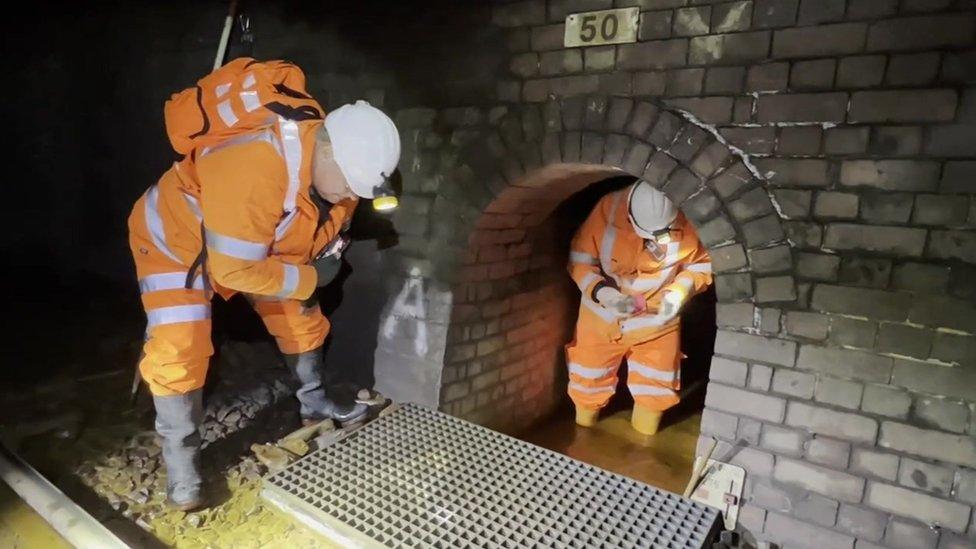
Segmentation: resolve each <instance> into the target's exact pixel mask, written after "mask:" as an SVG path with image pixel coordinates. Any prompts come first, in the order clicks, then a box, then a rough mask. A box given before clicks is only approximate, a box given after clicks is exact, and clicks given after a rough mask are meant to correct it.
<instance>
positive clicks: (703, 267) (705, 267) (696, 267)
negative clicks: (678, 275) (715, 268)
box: [685, 262, 712, 273]
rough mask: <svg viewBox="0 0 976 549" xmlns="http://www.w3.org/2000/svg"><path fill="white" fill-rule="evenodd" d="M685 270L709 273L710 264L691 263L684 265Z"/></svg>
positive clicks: (710, 269) (710, 270)
mask: <svg viewBox="0 0 976 549" xmlns="http://www.w3.org/2000/svg"><path fill="white" fill-rule="evenodd" d="M685 270H686V271H691V272H693V273H710V272H712V264H711V263H710V262H709V263H692V264H691V265H688V266H687V267H685Z"/></svg>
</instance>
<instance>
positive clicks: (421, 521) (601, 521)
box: [264, 404, 720, 549]
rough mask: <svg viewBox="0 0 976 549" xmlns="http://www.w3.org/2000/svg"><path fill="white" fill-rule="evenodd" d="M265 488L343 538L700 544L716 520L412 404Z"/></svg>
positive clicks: (428, 543) (706, 511)
mask: <svg viewBox="0 0 976 549" xmlns="http://www.w3.org/2000/svg"><path fill="white" fill-rule="evenodd" d="M264 496H265V497H266V498H267V499H269V500H270V501H272V502H273V503H275V504H276V505H278V506H279V507H282V508H283V509H284V510H285V511H286V512H289V513H291V514H294V515H296V516H300V517H301V518H302V520H303V522H305V523H306V524H310V525H311V526H313V527H317V529H319V530H320V531H324V532H330V533H332V534H334V535H335V536H336V537H339V538H341V539H342V541H343V542H344V545H352V544H353V543H351V542H352V541H353V540H355V542H356V543H358V544H363V545H384V546H387V547H424V548H427V547H434V548H438V547H443V548H454V547H485V548H489V547H492V548H493V547H500V548H508V547H512V548H514V547H519V548H521V547H564V548H570V547H579V548H583V547H586V548H591V547H606V548H611V547H612V548H618V547H655V548H675V549H676V548H685V547H694V548H699V547H705V546H707V545H710V543H711V540H712V536H713V534H714V533H715V532H717V529H718V523H719V520H720V516H719V511H718V510H716V509H713V508H711V507H707V506H704V505H701V504H698V503H695V502H693V501H691V500H688V499H685V498H682V497H681V496H678V495H676V494H672V493H669V492H664V491H661V490H658V489H656V488H653V487H651V486H648V485H646V484H643V483H640V482H637V481H635V480H632V479H629V478H626V477H623V476H620V475H616V474H613V473H610V472H608V471H604V470H602V469H598V468H596V467H593V466H590V465H587V464H585V463H582V462H579V461H576V460H574V459H572V458H569V457H566V456H563V455H561V454H557V453H555V452H551V451H549V450H545V449H543V448H539V447H537V446H534V445H532V444H529V443H527V442H523V441H520V440H517V439H514V438H511V437H508V436H505V435H502V434H500V433H496V432H494V431H491V430H489V429H486V428H484V427H480V426H478V425H474V424H472V423H469V422H466V421H463V420H460V419H457V418H454V417H451V416H448V415H446V414H442V413H440V412H435V411H432V410H428V409H426V408H423V407H420V406H417V405H412V404H407V405H404V406H402V407H400V408H399V409H398V410H396V411H395V412H393V413H392V414H390V415H387V416H385V417H381V418H379V419H377V420H375V421H373V422H371V423H369V424H367V425H366V426H365V427H363V428H362V429H360V430H359V431H356V432H355V433H354V434H352V435H351V436H349V437H348V438H346V439H344V440H342V441H340V442H338V443H336V444H333V445H332V446H329V447H327V448H323V449H321V450H318V451H316V452H313V453H311V454H309V455H307V456H305V457H304V458H302V459H301V460H299V461H297V462H295V463H293V464H291V465H290V466H288V467H287V468H286V469H284V470H282V471H280V472H278V473H276V474H274V475H272V476H270V477H269V478H267V479H266V480H265V490H264ZM316 522H318V523H319V524H318V525H316V524H314V523H316ZM319 526H320V527H319Z"/></svg>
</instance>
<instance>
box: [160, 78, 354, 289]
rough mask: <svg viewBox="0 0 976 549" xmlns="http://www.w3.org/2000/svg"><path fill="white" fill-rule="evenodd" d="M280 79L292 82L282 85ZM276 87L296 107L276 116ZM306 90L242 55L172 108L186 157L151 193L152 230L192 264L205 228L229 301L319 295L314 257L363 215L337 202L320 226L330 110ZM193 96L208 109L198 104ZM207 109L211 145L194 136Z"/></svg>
mask: <svg viewBox="0 0 976 549" xmlns="http://www.w3.org/2000/svg"><path fill="white" fill-rule="evenodd" d="M279 65H281V67H279ZM269 66H271V67H273V68H272V69H269V68H268V67H269ZM252 67H253V68H252ZM234 70H237V71H239V72H242V73H243V75H244V78H243V79H241V78H238V79H237V81H234V80H231V79H228V81H227V82H223V83H222V82H220V79H221V78H223V77H224V75H223V74H222V72H223V73H232V74H233V71H234ZM296 73H297V76H296ZM279 74H281V75H284V77H285V78H284V81H283V83H277V84H276V83H275V80H276V78H275V76H279ZM289 78H291V79H293V80H295V81H294V82H290V81H289ZM299 78H300V79H299ZM249 84H250V85H249ZM287 84H292V85H293V86H294V89H293V88H291V87H288V86H287ZM268 86H272V87H274V89H276V90H280V89H281V87H282V86H284V89H286V90H288V91H287V92H284V93H286V94H287V95H285V97H287V98H289V99H294V100H295V101H294V103H293V104H278V105H277V107H278V108H274V110H271V109H269V108H267V107H265V106H261V105H265V104H266V103H268V100H267V99H265V98H264V97H263V95H264V93H263V92H264V90H265V89H266V88H267V87H268ZM254 90H256V91H254ZM296 90H304V77H303V76H302V75H301V72H300V71H298V70H297V67H294V66H293V65H289V64H287V63H281V62H272V63H271V64H264V63H257V62H255V61H253V60H249V59H238V60H235V61H233V62H231V63H230V64H228V65H227V66H225V67H222V68H221V69H220V70H219V71H217V72H215V73H213V74H211V75H209V76H207V77H206V78H204V79H203V80H201V82H200V86H198V87H197V89H196V94H187V92H184V93H183V94H180V95H177V96H175V97H174V98H173V99H172V100H171V101H170V102H169V103H168V104H167V106H166V118H167V131H168V133H169V137H170V140H171V142H172V143H173V145H174V148H175V149H176V150H177V152H181V153H183V154H185V157H184V158H183V159H182V160H181V161H179V162H176V163H175V164H174V166H173V169H172V170H171V172H169V173H167V174H166V175H164V176H163V178H162V179H161V180H160V182H159V184H158V185H156V186H154V187H152V188H150V190H149V191H148V192H147V195H146V198H147V200H146V219H147V222H148V223H147V224H148V225H149V230H150V231H151V232H152V233H153V236H154V238H153V240H154V243H156V244H157V246H158V247H159V248H160V250H162V251H163V252H164V253H167V255H172V257H173V258H175V259H177V260H178V261H179V262H181V263H183V264H184V265H188V266H189V265H192V264H193V262H194V261H195V260H196V258H197V257H198V256H199V254H200V252H201V251H202V246H203V244H204V243H203V240H202V239H201V232H203V234H205V240H206V257H207V264H206V266H205V267H206V268H207V271H208V273H209V274H210V275H211V278H212V280H213V282H214V283H215V284H214V289H215V290H216V291H217V292H218V293H220V294H221V295H223V296H224V297H228V296H229V295H231V294H232V293H233V292H235V291H239V292H245V293H248V294H255V295H259V296H276V297H285V298H297V299H305V298H307V297H309V296H310V295H311V294H312V292H313V291H314V290H315V286H316V274H315V269H314V268H313V267H311V266H310V265H308V263H309V261H310V260H312V259H313V258H314V257H315V255H316V254H317V253H318V252H319V251H320V250H322V249H323V248H324V247H325V246H326V245H327V244H328V243H329V242H331V241H332V240H333V239H335V238H336V237H337V236H338V235H339V232H340V231H341V230H342V229H343V228H344V227H346V226H347V225H348V223H349V221H350V219H351V216H352V213H353V211H354V210H355V207H356V201H355V200H348V201H344V202H342V203H340V204H336V205H333V206H332V208H331V209H330V211H329V217H328V219H327V220H326V221H325V222H324V223H323V224H322V225H321V226H319V209H318V207H317V206H316V204H315V203H314V202H313V200H312V199H311V197H310V194H309V189H310V186H311V173H312V156H313V154H314V148H315V134H316V132H317V131H318V130H319V128H321V126H322V118H323V112H322V109H321V107H320V106H319V105H318V103H316V102H315V100H314V99H311V98H310V97H308V96H304V94H302V93H301V92H299V91H296ZM188 91H190V90H188ZM202 94H206V95H207V97H208V98H211V99H212V100H213V101H212V102H208V101H206V100H205V99H201V98H200V97H199V96H200V95H202ZM194 95H196V96H194ZM277 95H278V97H280V96H281V95H282V94H281V93H278V94H277ZM191 100H192V101H194V102H196V103H197V104H198V105H200V107H197V108H196V109H194V108H192V107H193V105H190V104H189V102H190V101H191ZM211 103H212V105H211ZM201 109H202V110H203V111H204V112H206V113H207V116H206V117H204V119H205V122H204V125H205V126H206V127H207V134H206V139H201V138H200V137H197V138H196V139H189V138H188V137H187V128H199V124H200V121H199V120H197V119H196V118H197V115H198V113H199V112H200V111H201ZM249 109H250V110H249ZM269 110H270V112H269ZM275 111H277V112H275ZM262 112H263V117H262V118H260V119H259V120H256V121H247V117H248V116H249V114H250V113H258V114H260V113H262ZM187 118H189V120H186V119H187ZM201 223H202V225H203V227H202V231H201Z"/></svg>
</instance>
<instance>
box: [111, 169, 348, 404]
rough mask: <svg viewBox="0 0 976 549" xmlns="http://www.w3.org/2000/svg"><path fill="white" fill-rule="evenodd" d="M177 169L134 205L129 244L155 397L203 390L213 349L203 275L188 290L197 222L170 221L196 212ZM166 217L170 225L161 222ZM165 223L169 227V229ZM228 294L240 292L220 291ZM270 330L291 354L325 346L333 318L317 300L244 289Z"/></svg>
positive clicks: (145, 366) (144, 363) (147, 374)
mask: <svg viewBox="0 0 976 549" xmlns="http://www.w3.org/2000/svg"><path fill="white" fill-rule="evenodd" d="M174 178H175V175H174V173H173V170H170V171H169V172H167V173H166V174H165V175H164V176H163V178H162V179H161V180H160V183H159V184H158V185H154V186H153V187H151V188H150V189H149V190H148V191H147V192H146V194H144V195H143V196H142V197H141V198H140V199H139V200H138V201H137V202H136V204H135V207H134V208H133V210H132V214H131V215H130V217H129V246H130V248H131V251H132V257H133V258H134V259H135V264H136V273H137V276H138V278H139V289H140V291H141V292H142V305H143V308H144V309H145V311H146V317H147V319H148V321H147V326H146V341H145V344H144V347H143V358H142V360H141V362H140V363H139V370H140V372H141V374H142V377H143V379H144V380H146V382H147V383H148V384H149V388H150V390H151V392H152V393H153V394H154V395H160V396H166V395H175V394H183V393H187V392H189V391H192V390H194V389H199V388H201V387H203V384H204V381H205V379H206V376H207V367H208V365H209V361H210V357H211V355H213V352H214V349H213V344H212V342H211V339H210V329H211V320H210V299H211V297H212V296H213V293H214V292H213V290H212V289H211V288H206V287H204V279H203V277H201V276H200V275H199V274H198V275H197V277H196V278H195V279H194V280H193V283H192V288H190V289H186V288H185V287H184V285H185V281H186V277H187V272H188V270H189V268H190V262H191V261H188V260H187V259H180V256H184V257H192V255H190V256H188V255H187V253H186V250H192V251H194V252H193V253H196V252H195V250H199V249H200V247H201V246H202V243H201V240H200V235H199V228H198V227H199V226H198V227H197V229H196V231H193V230H173V227H176V226H178V224H177V223H176V222H175V221H174V220H173V219H174V218H175V217H180V216H182V215H184V214H187V215H190V214H191V212H189V211H187V212H182V213H181V212H180V211H179V210H180V209H181V208H184V207H188V208H189V207H190V203H189V202H184V198H183V196H182V192H181V191H180V190H179V189H178V187H177V186H176V185H175V182H174V181H173V179H174ZM164 218H165V219H167V221H168V222H166V223H164V221H163V220H164ZM164 226H165V227H167V228H169V229H170V230H165V231H164ZM220 293H221V295H223V296H224V297H230V296H232V295H233V294H234V293H235V292H233V291H228V290H226V289H223V288H222V289H220ZM246 296H247V297H248V300H249V301H250V302H251V303H252V304H253V306H254V309H255V310H256V311H257V313H258V314H259V315H260V316H261V319H262V320H263V322H264V324H265V326H266V327H267V329H268V332H269V333H271V335H272V336H273V337H274V338H275V340H276V341H277V344H278V347H279V348H280V349H281V351H282V352H283V353H287V354H294V353H301V352H304V351H310V350H313V349H317V348H319V347H321V346H322V344H323V342H324V341H325V338H326V336H327V335H328V333H329V328H330V325H329V321H328V320H327V319H326V318H325V316H324V315H323V314H322V312H321V310H320V309H319V307H318V305H314V306H312V307H304V306H303V305H302V300H300V299H291V298H284V297H281V298H277V297H271V296H260V295H251V294H246Z"/></svg>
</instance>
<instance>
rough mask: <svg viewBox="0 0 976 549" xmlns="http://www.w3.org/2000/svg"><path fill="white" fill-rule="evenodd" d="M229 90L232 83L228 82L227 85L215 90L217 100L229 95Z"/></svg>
mask: <svg viewBox="0 0 976 549" xmlns="http://www.w3.org/2000/svg"><path fill="white" fill-rule="evenodd" d="M228 90H230V82H227V83H226V84H221V85H219V86H217V88H216V89H215V90H214V91H216V92H217V99H220V98H221V97H223V96H224V95H225V94H226V93H227V91H228Z"/></svg>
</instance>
